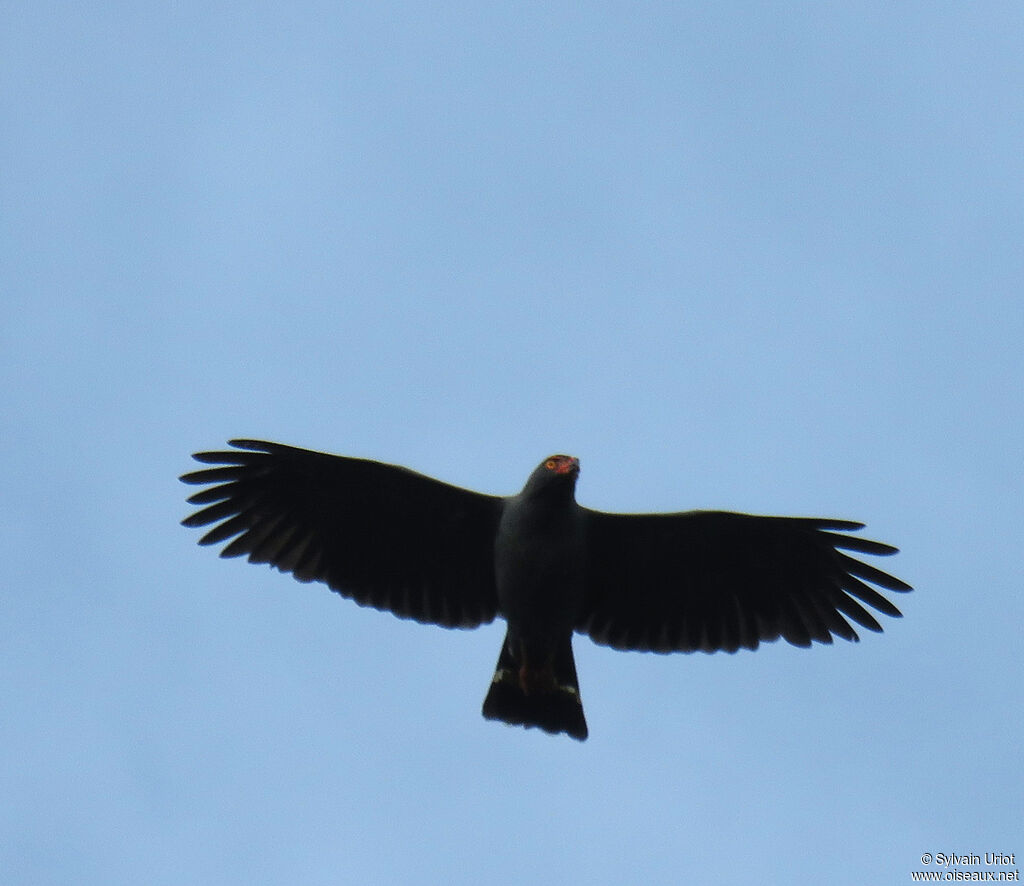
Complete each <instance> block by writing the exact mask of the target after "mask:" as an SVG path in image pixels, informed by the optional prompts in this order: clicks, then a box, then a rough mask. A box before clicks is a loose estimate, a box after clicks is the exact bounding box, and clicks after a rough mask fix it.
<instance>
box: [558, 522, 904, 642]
mask: <svg viewBox="0 0 1024 886" xmlns="http://www.w3.org/2000/svg"><path fill="white" fill-rule="evenodd" d="M585 515H586V519H587V526H588V534H587V550H588V555H587V568H586V589H585V600H584V606H583V610H582V614H581V617H580V619H579V621H578V623H577V630H579V631H581V632H582V633H585V634H589V635H590V637H591V638H592V639H593V640H594V641H595V642H597V643H601V644H604V645H607V646H612V647H614V648H616V649H636V650H646V651H653V652H693V651H695V650H698V649H700V650H703V651H705V652H714V651H715V650H725V651H727V652H735V651H736V650H737V649H739V648H740V647H744V648H747V649H756V648H757V646H758V643H759V642H760V641H762V640H775V639H778V638H779V637H784V638H785V639H786V640H788V641H789V642H790V643H793V644H794V645H796V646H810V645H811V642H812V641H818V642H819V643H831V642H832V637H833V636H837V637H842V638H844V639H846V640H857V639H858V637H857V633H856V632H855V631H854V629H853V628H852V627H851V625H850V622H849V621H847V619H850V620H851V621H853V622H856V623H857V624H858V625H861V626H862V627H865V628H868V629H869V630H872V631H881V630H882V628H881V626H880V625H879V623H878V622H877V621H876V620H875V618H874V616H873V615H872V614H871V613H870V612H869V611H868V610H867V609H866V608H865V607H864V606H863V605H861V604H866V605H867V606H869V607H871V608H873V609H875V610H877V611H879V612H883V613H885V614H886V615H890V616H899V615H900V611H899V610H898V609H897V608H896V607H895V606H893V604H892V603H890V602H889V600H887V599H886V598H885V597H883V596H882V595H881V594H880V593H878V591H876V590H875V589H874V588H872V587H870V586H869V584H867V583H868V582H870V583H871V584H874V585H877V586H878V587H881V588H884V589H886V590H888V591H909V590H910V589H911V588H910V585H908V584H905V583H904V582H902V581H900V580H899V579H897V578H893V577H892V576H891V575H887V574H886V573H884V572H882V571H880V570H879V569H876V568H875V567H874V566H869V565H868V564H866V563H862V562H860V561H859V560H856V559H854V558H853V557H851V556H849V555H848V554H845V553H843V552H844V551H856V552H857V553H860V554H877V555H886V554H894V553H895V552H896V548H894V547H892V546H890V545H886V544H881V543H880V542H876V541H868V540H866V539H863V538H857V537H855V536H850V535H843V534H840V533H839V532H835V531H832V530H856V529H861V528H863V524H862V523H851V522H849V521H846V520H819V519H814V518H802V517H758V516H753V515H749V514H732V513H725V512H721V511H691V512H688V513H680V514H606V513H601V512H599V511H589V510H586V511H585Z"/></svg>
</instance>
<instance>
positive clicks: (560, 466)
mask: <svg viewBox="0 0 1024 886" xmlns="http://www.w3.org/2000/svg"><path fill="white" fill-rule="evenodd" d="M579 474H580V460H579V459H578V458H575V457H573V456H571V455H550V456H548V457H547V458H546V459H544V461H542V462H541V463H540V464H539V465H537V467H536V469H535V470H534V472H533V473H532V474H530V479H529V480H527V481H526V488H525V489H524V490H523V492H525V493H526V494H527V495H530V496H533V495H544V496H547V495H551V494H555V495H557V494H559V492H561V493H562V494H565V493H568V494H569V495H570V496H571V495H572V494H573V492H574V490H575V489H576V478H577V477H578V476H579Z"/></svg>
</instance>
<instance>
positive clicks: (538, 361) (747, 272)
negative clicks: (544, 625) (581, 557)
mask: <svg viewBox="0 0 1024 886" xmlns="http://www.w3.org/2000/svg"><path fill="white" fill-rule="evenodd" d="M0 16H2V18H0V78H2V79H0V100H2V107H0V112H2V120H0V292H2V296H0V373H2V386H0V416H2V432H0V457H2V459H3V464H4V471H3V472H2V475H0V555H2V558H3V563H4V591H3V593H2V595H0V673H2V675H3V676H2V679H0V748H2V751H3V753H2V755H0V797H2V798H3V799H2V802H0V879H2V880H3V882H5V883H12V884H22V883H24V884H69V883H75V884H105V886H106V884H142V883H145V884H157V886H161V884H168V886H171V884H173V886H181V884H191V883H197V884H253V883H256V884H296V883H301V884H334V883H402V884H410V883H431V884H434V883H452V884H478V883H488V884H504V883H508V884H522V883H541V884H542V883H555V882H559V883H595V884H604V883H608V884H629V883H644V884H666V886H667V884H679V883H716V884H739V883H754V882H757V883H761V882H779V883H825V882H827V883H831V884H858V886H860V884H864V883H902V882H909V881H910V872H911V871H913V870H917V869H921V868H922V865H921V861H920V859H921V855H922V853H924V852H932V853H940V852H942V853H947V852H957V853H969V852H970V853H984V852H987V851H999V852H1005V853H1010V852H1014V853H1016V854H1017V865H1016V866H1017V867H1024V864H1021V862H1022V861H1024V827H1022V825H1021V822H1022V821H1024V800H1022V797H1024V776H1022V767H1021V745H1022V738H1024V735H1022V731H1024V730H1022V714H1021V711H1022V709H1024V690H1022V685H1024V680H1022V676H1024V674H1022V654H1021V625H1022V622H1024V595H1022V592H1021V591H1022V587H1021V585H1022V570H1021V565H1020V563H1021V549H1022V543H1024V533H1022V527H1024V506H1022V502H1024V494H1022V493H1024V489H1022V454H1024V407H1022V399H1024V398H1022V391H1024V357H1022V342H1024V298H1022V293H1024V5H1022V4H1021V3H1020V2H1018V0H1013V2H984V0H982V2H972V3H964V2H957V3H949V2H941V0H928V2H906V3H896V4H894V3H890V2H884V3H883V2H865V3H859V2H853V3H842V4H839V3H821V2H807V3H795V4H794V3H790V4H781V5H780V4H758V3H749V2H722V0H716V2H713V3H711V2H697V3H609V2H595V3H562V2H543V3H537V2H520V3H495V4H490V3H440V4H438V3H408V2H377V3H328V2H320V3H316V2H305V0H298V2H294V3H290V4H283V3H280V2H275V3H262V2H260V3H250V4H226V3H218V2H213V3H210V2H205V3H190V2H183V3H177V4H154V3H143V4H139V3H95V2H82V3H56V4H54V3H15V2H5V3H3V4H0ZM235 436H248V437H263V438H267V439H271V440H278V441H281V442H286V443H292V444H295V445H301V446H308V447H311V448H317V449H325V450H328V451H333V452H338V453H343V454H350V455H360V456H367V457H372V458H378V459H381V460H385V461H391V462H396V463H399V464H404V465H407V466H409V467H412V468H414V469H416V470H419V471H422V472H424V473H427V474H430V475H432V476H436V477H440V478H443V479H445V480H448V481H451V482H454V483H457V484H459V485H463V486H468V487H471V488H475V489H479V490H481V491H486V492H493V493H502V494H505V493H510V492H514V491H516V490H518V489H519V488H520V486H521V485H522V483H523V482H524V481H525V479H526V477H527V475H528V474H529V472H530V471H531V470H532V468H533V467H534V466H535V465H536V464H537V462H538V461H539V460H540V459H541V458H543V457H544V456H546V455H548V454H550V453H552V452H559V451H564V452H569V453H572V454H574V455H577V456H579V457H580V459H581V461H582V466H583V471H582V475H581V479H580V482H579V486H578V488H577V493H578V498H579V500H580V501H581V502H582V503H583V504H585V505H588V506H590V507H595V508H600V509H603V510H623V511H643V510H685V509H689V508H722V509H731V510H744V511H750V512H755V513H780V514H794V515H814V516H824V517H839V518H849V519H857V520H864V521H866V522H867V523H868V530H867V532H866V535H867V537H869V538H876V539H878V540H882V541H886V542H891V543H893V544H896V545H898V546H900V547H901V548H902V552H901V553H900V554H899V555H897V556H896V557H895V558H893V559H890V560H887V561H885V562H884V564H883V565H884V566H885V567H886V568H889V569H891V571H892V572H893V573H894V574H896V575H898V576H900V577H901V578H904V579H906V580H907V581H910V582H911V583H912V584H914V585H915V587H916V588H917V591H916V592H915V593H914V594H911V595H909V596H902V597H900V598H899V599H898V600H897V601H896V602H897V604H898V605H899V606H900V607H901V608H902V609H903V611H904V616H905V617H904V618H903V619H902V620H891V619H886V620H885V627H886V632H885V634H882V635H875V634H870V633H869V632H862V642H860V643H859V644H846V643H839V644H837V645H836V646H833V647H830V648H829V647H822V646H817V647H815V648H814V649H812V650H800V649H796V648H794V647H791V646H787V645H785V644H779V643H776V644H771V645H768V646H766V647H764V648H762V649H761V650H759V651H758V652H756V653H750V652H742V653H739V654H737V655H734V656H729V655H724V654H718V655H713V656H707V655H702V654H698V655H690V656H686V655H677V656H655V655H642V654H625V653H617V652H612V651H610V650H607V649H603V648H598V647H596V646H594V645H592V644H591V643H590V642H589V641H587V640H586V639H585V638H579V637H578V638H577V639H576V650H577V652H576V655H577V663H578V666H579V673H580V681H581V688H582V694H583V698H584V701H585V703H586V709H587V714H588V719H589V723H590V728H591V738H590V740H589V741H587V742H586V743H585V744H582V745H581V744H579V743H577V742H574V741H571V740H569V739H567V738H565V737H564V736H563V737H558V738H555V737H551V736H548V735H545V734H542V733H539V732H537V731H530V732H526V731H524V730H521V729H515V728H509V727H504V726H501V725H498V724H495V723H491V722H487V721H485V720H483V719H482V718H481V716H480V705H481V702H482V699H483V697H484V694H485V692H486V689H487V686H488V682H489V680H490V677H491V674H492V671H493V667H494V663H495V660H496V658H497V654H498V647H499V645H500V642H501V638H502V635H503V630H504V627H503V625H502V624H500V623H497V624H494V625H491V626H489V627H486V628H482V629H480V630H478V631H475V632H460V631H455V632H451V631H445V630H442V629H439V628H428V627H423V626H420V625H416V624H413V623H408V622H402V621H399V620H398V619H395V618H394V617H392V616H390V615H388V614H382V613H378V612H375V611H373V610H364V609H360V608H359V607H357V606H355V605H354V604H352V603H351V602H349V601H345V600H342V599H341V598H339V597H337V596H336V595H334V594H331V593H330V592H329V591H327V590H326V589H325V588H323V587H321V586H318V585H300V584H298V583H296V582H294V581H293V580H292V579H291V578H290V577H288V576H283V575H280V574H278V573H276V572H273V571H271V570H269V569H266V568H256V567H253V566H249V565H247V564H245V563H244V562H242V561H222V560H219V559H218V558H217V557H216V556H215V555H214V552H213V551H211V550H208V549H200V548H199V547H197V546H196V544H195V541H196V538H197V533H196V532H194V531H190V530H186V529H184V528H182V527H180V526H179V525H178V521H179V520H180V519H181V518H182V517H183V516H185V514H186V513H188V510H189V509H188V508H187V506H186V505H185V502H184V498H185V496H186V494H187V492H188V490H187V489H186V488H185V487H183V486H182V485H181V484H180V483H179V482H178V480H177V477H178V475H179V474H181V473H182V472H184V471H186V470H189V469H190V468H191V467H192V464H193V463H192V462H191V460H190V458H189V455H190V453H192V452H193V451H196V450H199V449H209V448H217V447H219V446H220V445H221V444H222V443H223V442H224V441H225V440H226V439H227V438H229V437H235ZM933 869H934V867H933ZM972 869H974V870H985V869H986V868H984V867H981V868H972Z"/></svg>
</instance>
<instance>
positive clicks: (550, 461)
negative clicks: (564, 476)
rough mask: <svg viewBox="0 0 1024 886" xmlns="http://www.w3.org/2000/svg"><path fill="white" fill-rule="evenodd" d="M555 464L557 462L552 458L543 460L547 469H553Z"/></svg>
mask: <svg viewBox="0 0 1024 886" xmlns="http://www.w3.org/2000/svg"><path fill="white" fill-rule="evenodd" d="M557 464H558V462H556V461H555V460H554V459H553V458H549V459H548V460H547V461H546V462H544V467H546V468H547V469H548V470H549V471H553V470H554V469H555V466H556V465H557Z"/></svg>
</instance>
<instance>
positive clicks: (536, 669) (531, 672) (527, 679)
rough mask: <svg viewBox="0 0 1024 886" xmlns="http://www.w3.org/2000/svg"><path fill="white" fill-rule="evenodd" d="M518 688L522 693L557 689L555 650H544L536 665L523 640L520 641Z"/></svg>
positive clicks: (527, 693) (545, 691) (546, 691)
mask: <svg viewBox="0 0 1024 886" xmlns="http://www.w3.org/2000/svg"><path fill="white" fill-rule="evenodd" d="M519 650H520V659H519V688H520V689H522V690H523V694H524V695H533V694H534V693H537V694H544V693H548V692H554V691H555V690H557V689H558V681H557V680H556V679H555V650H554V649H548V650H545V652H544V653H543V655H542V656H541V661H542V663H541V664H540V665H539V666H537V665H536V664H535V663H534V660H533V657H532V656H531V655H530V653H529V651H528V647H527V645H526V642H525V641H522V642H520V644H519Z"/></svg>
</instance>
